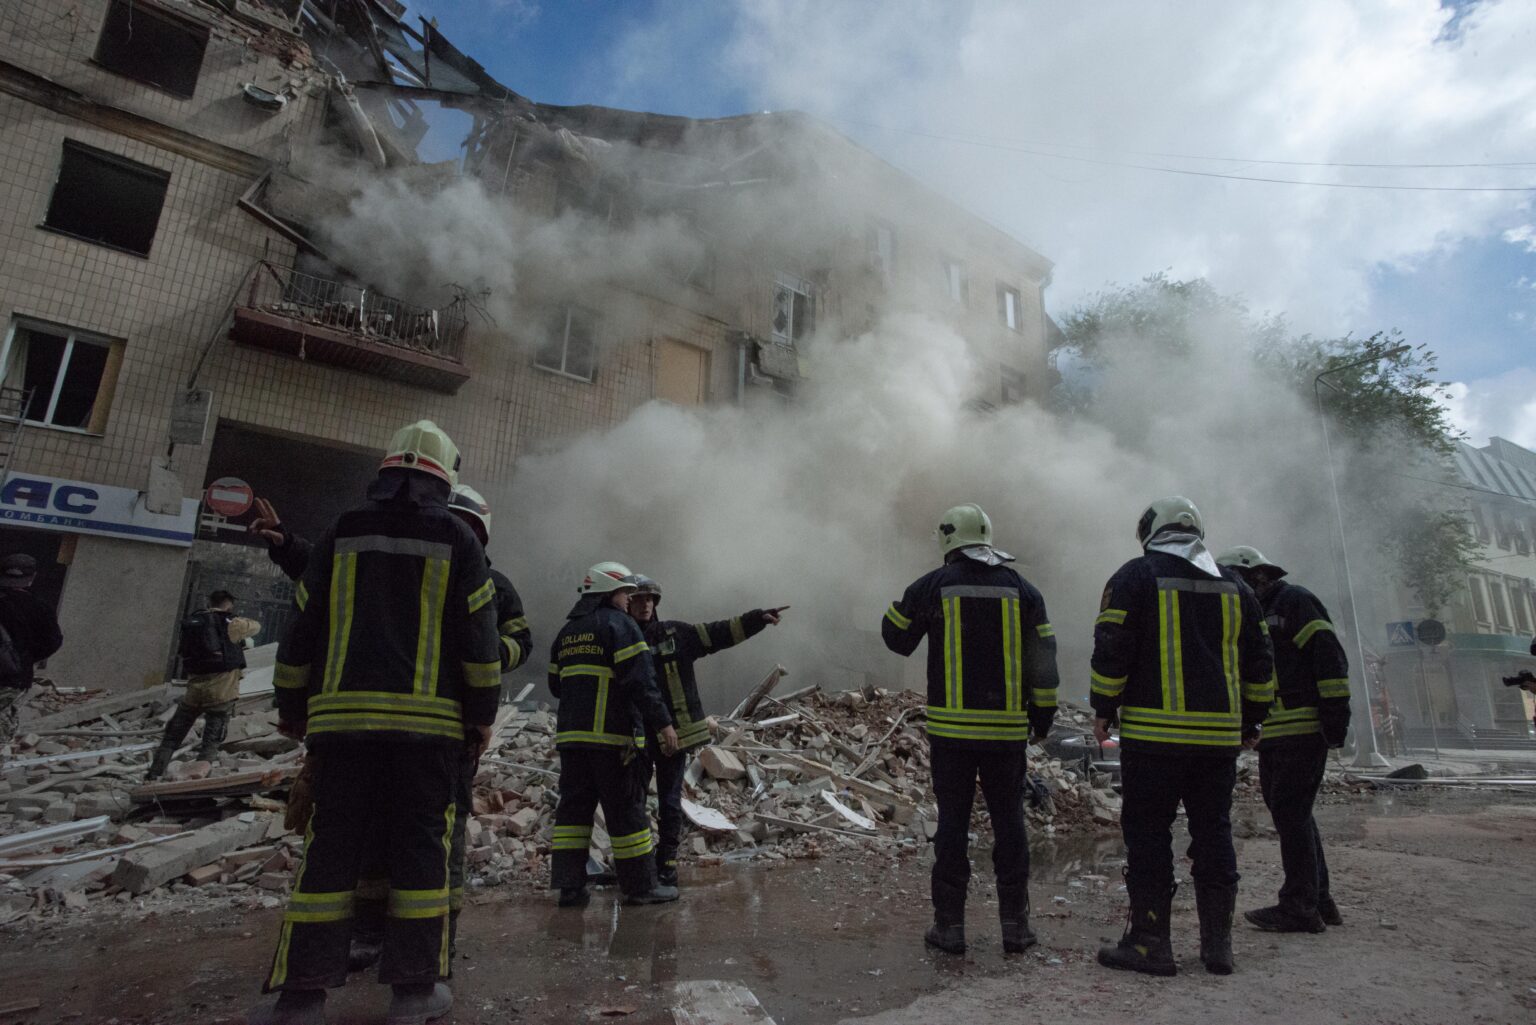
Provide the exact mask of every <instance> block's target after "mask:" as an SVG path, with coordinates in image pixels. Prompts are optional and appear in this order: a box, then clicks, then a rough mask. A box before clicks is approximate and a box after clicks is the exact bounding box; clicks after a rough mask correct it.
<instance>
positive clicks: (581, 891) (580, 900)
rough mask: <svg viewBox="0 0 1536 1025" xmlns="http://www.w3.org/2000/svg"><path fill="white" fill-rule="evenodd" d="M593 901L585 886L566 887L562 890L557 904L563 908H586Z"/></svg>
mask: <svg viewBox="0 0 1536 1025" xmlns="http://www.w3.org/2000/svg"><path fill="white" fill-rule="evenodd" d="M591 900H592V895H591V894H590V893H588V892H587V888H586V887H585V886H565V887H562V888H561V890H560V899H559V900H558V901H556V902H555V903H556V904H557V905H558V906H559V907H562V908H584V907H586V906H587V903H588V902H589V901H591Z"/></svg>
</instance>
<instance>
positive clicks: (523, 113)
mask: <svg viewBox="0 0 1536 1025" xmlns="http://www.w3.org/2000/svg"><path fill="white" fill-rule="evenodd" d="M0 112H3V114H4V117H5V120H6V122H7V124H8V125H9V126H10V145H9V146H8V147H7V156H6V158H5V160H4V164H3V171H0V187H3V189H4V190H5V195H6V198H7V202H6V203H5V204H4V209H3V212H0V219H3V220H0V232H3V234H4V236H5V237H4V243H3V249H0V252H3V255H0V317H3V318H4V321H3V323H4V332H5V333H4V340H3V347H0V376H3V389H0V459H3V476H4V483H3V485H0V546H3V548H4V550H5V551H27V552H30V553H32V554H33V555H35V556H36V557H37V558H38V560H39V563H40V565H41V567H42V572H41V575H40V578H39V584H38V587H37V591H38V593H39V594H40V595H41V596H43V597H44V598H45V599H47V600H49V601H50V602H53V603H55V604H56V605H57V607H58V610H59V614H60V618H61V623H62V626H63V629H64V633H65V636H66V638H68V640H67V642H66V646H65V648H64V650H63V651H62V652H60V653H59V655H57V656H56V657H55V658H54V659H53V660H52V661H51V663H50V665H49V666H48V668H47V673H48V675H49V676H51V677H52V678H53V679H55V680H56V681H57V682H59V683H61V684H86V685H90V686H105V687H111V688H118V689H128V688H135V687H141V686H146V685H149V684H151V683H158V682H159V681H160V680H162V679H164V677H165V674H166V672H167V670H168V668H169V664H170V653H171V651H172V650H173V647H174V645H173V642H174V637H175V631H176V627H177V624H178V623H179V621H180V618H181V617H182V615H183V614H184V612H185V611H186V610H187V609H189V608H191V607H193V606H195V605H196V604H198V603H199V602H200V596H201V595H203V594H206V593H207V592H208V591H210V590H212V589H214V588H215V587H225V588H228V589H230V590H232V591H234V592H235V593H236V594H237V595H239V596H240V599H241V606H242V608H243V609H245V610H246V611H248V612H250V613H252V614H254V615H256V616H257V617H258V618H260V619H262V620H263V621H264V622H265V623H266V625H267V631H266V639H275V638H276V637H277V636H279V634H280V631H281V629H282V627H283V625H284V620H285V617H286V615H287V606H288V602H289V598H290V596H291V591H290V590H289V585H288V584H287V582H286V581H285V580H284V579H283V578H281V577H280V576H279V575H278V574H277V573H276V571H275V569H273V568H272V567H271V566H269V565H268V564H267V563H266V560H265V557H264V549H262V548H260V547H257V546H255V545H253V544H252V543H251V542H250V540H249V539H248V537H247V535H246V533H245V529H244V525H245V523H246V522H247V521H248V519H249V515H250V514H249V513H244V514H241V513H239V512H231V514H230V515H228V516H226V515H223V514H221V513H220V512H219V511H218V510H219V509H226V510H234V509H238V508H239V506H240V504H242V503H241V498H242V495H243V496H244V497H245V498H246V499H247V500H248V498H249V493H250V492H251V491H253V492H254V493H255V494H256V495H259V496H262V497H265V498H268V499H270V500H272V501H273V502H274V504H275V505H276V506H277V508H278V510H279V511H280V512H281V513H282V514H283V516H284V519H285V520H286V521H287V522H289V523H290V525H291V526H292V527H293V528H294V529H295V530H296V531H297V532H299V533H302V534H310V535H313V534H316V533H318V532H319V531H320V530H322V529H323V528H324V526H325V525H326V524H327V523H328V522H329V521H330V520H331V519H333V518H334V516H335V515H337V514H338V513H339V512H340V511H342V510H343V509H345V508H347V507H348V506H350V505H352V504H354V503H355V502H356V501H357V499H358V496H359V495H360V494H361V488H362V485H363V484H364V483H365V482H366V480H367V479H368V478H369V477H370V476H371V474H372V472H373V469H374V467H375V465H376V463H377V459H378V455H379V446H380V445H381V444H382V443H383V441H384V440H385V439H387V438H388V436H389V434H390V432H391V431H392V429H393V428H395V427H397V426H398V425H399V424H400V423H402V422H404V421H407V420H410V419H415V418H417V417H429V418H431V419H434V420H436V421H437V422H438V423H440V424H442V425H443V426H444V427H445V428H446V429H447V430H448V431H449V433H450V434H451V435H452V436H453V437H454V439H455V440H456V441H457V442H458V443H459V445H460V447H461V449H462V451H463V453H464V469H463V477H464V479H465V480H466V481H471V482H473V483H474V484H475V485H476V486H477V487H479V488H481V489H482V490H483V491H485V492H486V493H487V495H489V496H491V500H492V502H493V503H494V502H495V501H496V496H497V495H498V494H502V493H505V490H506V489H507V488H508V487H509V486H510V484H511V479H512V474H513V470H514V466H515V463H516V461H517V459H518V457H519V455H520V454H522V453H524V452H526V451H529V450H530V449H531V448H532V447H534V446H538V445H542V444H548V443H549V442H551V441H552V440H555V439H559V438H561V437H566V436H569V435H572V434H575V433H579V432H582V431H587V430H592V429H600V428H604V427H608V426H612V425H614V424H616V423H618V422H620V421H622V420H623V419H624V418H625V417H626V416H627V415H628V414H629V413H631V412H632V411H634V410H635V409H636V408H638V407H640V406H641V405H643V404H645V403H647V402H651V401H656V400H660V401H665V402H672V403H677V404H679V405H697V404H707V403H733V402H734V403H752V402H767V403H792V402H793V396H794V392H795V389H796V387H797V384H798V382H800V381H801V380H803V378H804V377H805V376H807V375H814V374H815V372H816V352H817V348H818V346H824V345H835V344H838V343H839V341H840V340H842V339H847V338H851V337H855V336H858V335H859V334H861V333H863V332H865V331H867V330H869V329H870V328H871V327H873V326H874V325H875V324H876V323H877V322H878V321H879V320H880V319H881V318H882V317H884V316H886V315H889V314H891V313H896V312H900V311H902V310H905V309H921V310H924V311H926V312H928V313H929V314H930V315H931V314H933V313H935V312H937V313H938V314H939V315H940V317H941V319H942V320H943V321H944V322H946V323H947V325H948V326H949V327H950V328H951V329H953V330H954V331H955V332H957V333H958V334H959V335H961V336H962V337H963V338H964V339H965V340H966V341H967V343H968V345H969V346H970V348H971V349H972V350H973V353H974V354H975V356H976V365H977V367H979V368H980V369H979V370H978V371H977V376H976V380H975V381H974V385H973V394H974V402H975V406H976V408H977V410H978V411H979V412H984V411H985V410H986V409H987V408H989V407H993V406H996V405H999V404H1002V403H1008V402H1013V401H1018V400H1021V399H1023V398H1026V397H1033V398H1038V397H1041V396H1043V395H1044V394H1045V393H1046V391H1047V390H1048V389H1049V387H1050V386H1051V383H1052V382H1051V373H1052V372H1051V371H1050V369H1049V367H1048V363H1047V332H1048V330H1049V329H1050V327H1051V325H1050V323H1049V320H1048V318H1047V317H1046V315H1045V312H1044V307H1043V293H1044V289H1045V287H1046V285H1047V284H1048V283H1049V280H1050V269H1051V268H1050V263H1049V262H1048V261H1047V260H1046V259H1044V258H1043V257H1041V256H1040V255H1039V254H1037V253H1035V252H1033V251H1031V250H1030V249H1029V248H1027V247H1026V246H1024V245H1022V244H1020V243H1019V242H1017V241H1015V240H1013V239H1012V238H1010V237H1008V236H1007V235H1005V234H1004V233H1002V232H1000V231H998V230H997V229H995V228H993V227H992V226H990V225H988V224H986V223H985V222H983V221H981V220H980V219H978V218H976V217H975V216H973V215H971V214H968V213H966V212H965V211H964V210H962V209H961V208H959V207H958V206H956V205H954V204H952V203H950V202H948V201H947V200H945V199H943V198H941V197H939V196H938V195H937V194H936V193H934V192H932V191H931V190H929V189H927V188H925V187H924V186H922V185H921V184H920V183H918V182H917V181H915V180H914V179H912V178H910V177H909V176H907V175H905V174H903V173H902V172H900V171H898V170H896V169H895V168H893V167H890V166H889V165H887V164H885V163H883V162H882V161H880V160H879V159H878V158H876V157H875V156H873V155H872V154H870V153H869V152H867V151H865V150H863V149H861V148H860V147H858V146H857V145H855V144H853V143H852V142H850V141H849V140H847V139H845V138H843V137H842V136H840V135H839V134H837V133H836V132H833V131H831V130H830V129H828V128H826V127H825V126H823V125H821V124H819V123H817V122H815V121H814V120H812V119H810V118H807V117H804V116H801V115H796V114H762V115H747V116H742V117H736V118H725V119H718V120H712V121H697V120H690V119H686V118H680V117H669V116H659V115H652V114H642V113H636V112H630V111H622V110H614V109H609V108H600V107H551V106H547V105H541V104H537V103H534V102H532V101H530V100H528V99H527V98H525V97H522V96H520V95H518V94H517V93H515V92H513V91H512V90H510V89H508V88H506V87H505V86H503V85H501V84H500V83H498V82H497V81H495V80H494V79H493V78H492V77H491V76H490V75H488V74H487V73H486V72H485V71H484V70H483V69H482V68H481V67H480V65H479V64H477V63H476V62H475V61H473V60H472V59H470V58H469V57H468V56H466V55H465V54H464V53H462V52H461V51H460V50H458V49H457V48H455V47H454V46H453V45H452V44H451V43H450V42H449V41H448V40H446V39H445V38H443V37H442V36H441V35H440V34H439V33H438V32H437V31H436V29H435V28H434V27H433V26H432V25H430V24H428V23H426V22H418V23H417V24H415V25H414V26H413V25H412V23H411V22H410V21H409V20H408V19H407V18H406V16H405V11H404V10H403V9H402V8H400V7H399V5H397V4H394V3H392V2H391V0H318V2H317V0H295V2H291V3H284V2H278V0H265V2H260V0H227V2H226V0H80V2H78V3H74V4H71V5H68V6H61V5H58V4H54V3H51V2H48V0H15V2H12V3H8V4H6V5H5V6H4V9H3V10H0ZM381 197H382V199H381ZM461 199H462V200H464V201H466V202H473V203H474V204H479V205H478V206H477V207H475V210H476V211H477V213H476V214H475V215H474V216H471V217H470V218H469V222H470V227H471V228H473V227H482V228H485V229H486V231H485V233H484V234H477V233H471V232H468V231H466V232H464V233H463V234H461V235H459V236H455V235H454V233H453V229H452V228H450V227H449V226H446V225H444V226H441V230H437V227H436V226H434V225H432V224H430V223H428V222H427V221H425V220H424V218H430V217H431V216H432V215H433V212H434V211H437V210H439V209H443V208H445V207H448V206H451V205H452V204H453V203H454V202H457V201H459V200H461ZM381 207H382V213H381ZM396 209H397V210H398V213H399V216H398V219H397V223H393V224H391V221H392V220H395V218H394V217H393V212H392V211H393V210H396ZM486 211H490V213H486ZM459 228H461V229H462V228H464V224H462V223H461V224H460V225H459ZM443 249H447V250H460V252H450V253H449V254H448V258H447V259H444V260H437V259H435V258H434V257H433V256H432V254H433V253H434V252H436V253H441V251H442V250H443ZM482 250H483V251H482ZM424 254H426V255H424ZM445 266H446V267H470V268H472V269H471V271H470V272H469V273H466V274H463V275H460V276H459V279H458V280H454V279H451V278H448V277H446V274H447V273H448V271H446V270H445V269H444V268H445ZM216 482H219V487H218V488H215V489H214V497H215V498H218V499H221V501H214V502H210V501H208V500H207V499H208V496H209V493H210V487H211V486H212V485H214V484H215V483H216ZM247 487H248V489H249V490H246V489H247ZM229 503H233V504H229Z"/></svg>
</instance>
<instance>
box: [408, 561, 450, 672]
mask: <svg viewBox="0 0 1536 1025" xmlns="http://www.w3.org/2000/svg"><path fill="white" fill-rule="evenodd" d="M452 566H453V564H452V563H451V562H449V561H448V560H447V559H428V560H426V562H425V563H424V564H423V566H422V571H421V599H420V602H421V608H420V614H421V619H420V620H419V621H418V623H417V628H416V675H415V677H414V679H412V681H411V689H412V690H413V691H415V692H416V693H417V694H436V693H437V670H438V661H439V658H440V656H441V654H442V643H443V612H444V611H445V607H446V606H447V604H448V571H449V570H450V569H451V568H452Z"/></svg>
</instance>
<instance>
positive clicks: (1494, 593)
mask: <svg viewBox="0 0 1536 1025" xmlns="http://www.w3.org/2000/svg"><path fill="white" fill-rule="evenodd" d="M1488 596H1489V597H1490V598H1491V599H1493V602H1492V604H1493V622H1494V625H1496V626H1497V627H1498V628H1499V629H1500V630H1501V631H1503V632H1504V633H1508V632H1509V607H1508V606H1507V605H1506V604H1505V603H1504V588H1502V587H1500V586H1499V582H1498V581H1497V580H1490V581H1489V582H1488Z"/></svg>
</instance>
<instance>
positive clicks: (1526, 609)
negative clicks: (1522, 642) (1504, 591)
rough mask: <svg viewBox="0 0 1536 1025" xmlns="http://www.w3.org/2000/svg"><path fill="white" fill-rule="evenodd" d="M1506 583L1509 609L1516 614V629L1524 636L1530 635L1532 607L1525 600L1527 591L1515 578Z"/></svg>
mask: <svg viewBox="0 0 1536 1025" xmlns="http://www.w3.org/2000/svg"><path fill="white" fill-rule="evenodd" d="M1504 583H1505V586H1507V587H1508V588H1509V607H1510V608H1511V609H1513V610H1514V613H1515V624H1514V625H1515V628H1516V630H1517V631H1518V632H1519V633H1520V634H1521V635H1522V636H1526V635H1529V634H1530V632H1531V614H1530V606H1529V604H1528V603H1527V602H1526V599H1525V589H1524V588H1523V587H1521V585H1520V581H1518V580H1516V579H1515V578H1513V577H1508V578H1506V579H1505V581H1504Z"/></svg>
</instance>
